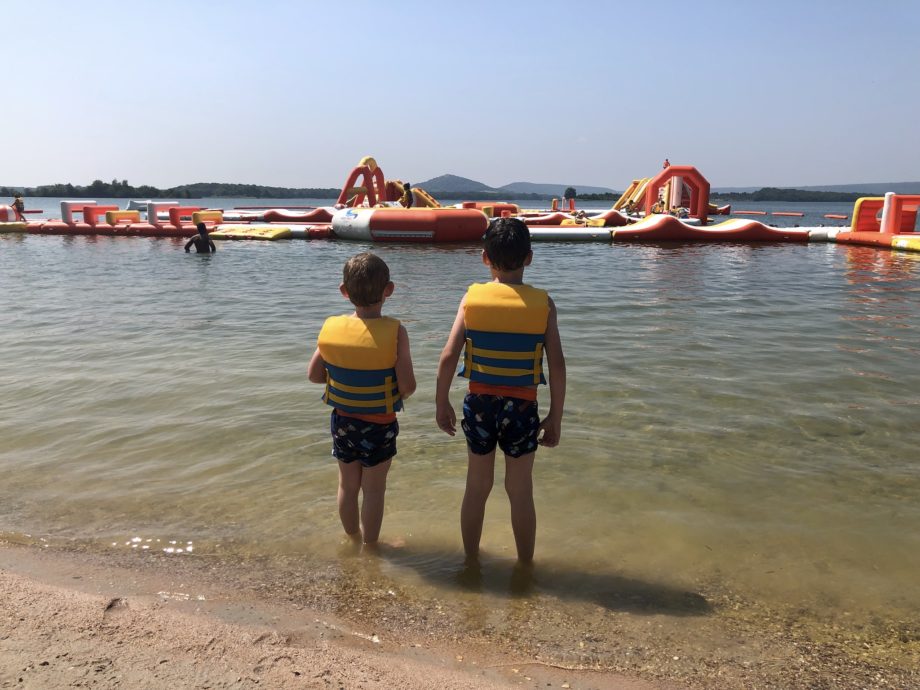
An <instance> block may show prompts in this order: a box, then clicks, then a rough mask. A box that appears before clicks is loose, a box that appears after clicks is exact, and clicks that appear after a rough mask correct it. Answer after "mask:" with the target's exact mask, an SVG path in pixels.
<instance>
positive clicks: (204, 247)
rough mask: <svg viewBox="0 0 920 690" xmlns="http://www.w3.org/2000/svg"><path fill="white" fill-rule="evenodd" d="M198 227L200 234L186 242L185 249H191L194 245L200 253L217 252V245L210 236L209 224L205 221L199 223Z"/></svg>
mask: <svg viewBox="0 0 920 690" xmlns="http://www.w3.org/2000/svg"><path fill="white" fill-rule="evenodd" d="M197 227H198V234H197V235H195V236H194V237H192V238H191V239H190V240H189V241H188V242H186V243H185V251H186V252H188V251H191V247H192V245H194V246H195V251H196V252H198V253H199V254H210V253H211V252H216V251H217V247H215V246H214V240H212V239H211V238H210V237H208V228H207V226H206V225H205V224H204V223H198V226H197Z"/></svg>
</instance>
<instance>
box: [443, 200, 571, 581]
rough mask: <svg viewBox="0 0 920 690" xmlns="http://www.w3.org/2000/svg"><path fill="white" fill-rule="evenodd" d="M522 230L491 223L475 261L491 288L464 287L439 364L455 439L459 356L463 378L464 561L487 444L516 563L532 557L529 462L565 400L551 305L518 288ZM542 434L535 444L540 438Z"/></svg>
mask: <svg viewBox="0 0 920 690" xmlns="http://www.w3.org/2000/svg"><path fill="white" fill-rule="evenodd" d="M532 259H533V252H532V251H531V249H530V232H529V230H528V229H527V226H526V225H525V224H524V223H523V222H521V221H520V220H518V219H516V218H496V219H493V220H492V222H491V223H490V224H489V228H488V230H486V234H485V241H484V248H483V251H482V262H483V263H484V264H485V265H486V266H488V267H489V271H490V272H491V274H492V282H490V283H476V284H473V285H472V286H470V288H469V290H468V291H467V293H466V295H465V296H464V298H463V299H462V300H461V301H460V308H459V309H458V310H457V318H456V319H455V320H454V325H453V328H452V329H451V332H450V336H449V337H448V339H447V344H446V345H445V346H444V350H443V351H442V352H441V360H440V363H439V364H438V383H437V394H436V405H437V411H436V418H437V423H438V426H439V427H440V428H441V429H442V430H443V431H444V432H446V433H447V434H449V435H451V436H453V435H454V434H455V433H456V424H457V417H456V414H455V413H454V409H453V407H451V404H450V398H449V393H450V383H451V378H452V376H453V372H454V370H455V368H456V366H457V360H458V359H459V357H460V351H461V349H463V348H464V346H465V347H466V352H465V356H464V362H463V369H462V370H461V371H460V373H459V376H463V377H466V378H468V379H469V380H470V384H469V392H468V393H467V395H466V397H465V398H464V401H463V423H462V427H463V432H464V434H465V435H466V442H467V451H468V456H469V465H468V469H467V475H466V491H465V493H464V495H463V505H462V507H461V509H460V529H461V532H462V535H463V548H464V550H465V551H466V554H467V557H469V558H475V557H476V556H477V555H478V553H479V541H480V538H481V537H482V523H483V518H484V516H485V508H486V500H487V499H488V497H489V493H490V492H491V491H492V485H493V483H494V476H495V447H496V445H498V447H499V448H501V449H502V451H503V452H504V454H505V490H506V491H507V493H508V499H509V500H510V502H511V527H512V529H513V530H514V541H515V544H516V546H517V554H518V560H519V561H520V562H521V563H530V562H531V561H532V560H533V552H534V542H535V540H536V532H537V516H536V510H535V508H534V503H533V461H534V454H535V451H536V449H537V445H538V444H539V445H543V446H546V447H549V448H551V447H553V446H556V445H557V444H558V443H559V436H560V433H561V428H562V409H563V405H564V403H565V358H564V356H563V354H562V342H561V340H560V338H559V328H558V326H557V323H556V305H555V304H553V300H552V299H550V297H549V295H548V294H547V293H546V292H545V291H544V290H539V289H537V288H534V287H530V286H529V285H525V284H524V282H523V280H524V268H525V267H526V266H529V265H530V262H531V261H532ZM544 352H546V358H547V361H548V364H549V383H550V405H549V413H548V414H547V416H546V418H545V419H544V420H543V421H542V422H541V421H540V418H539V416H538V413H537V385H538V384H540V383H546V379H545V378H544V376H543V353H544ZM541 431H542V433H543V435H542V437H539V438H538V436H539V433H540V432H541Z"/></svg>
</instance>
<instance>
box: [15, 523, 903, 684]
mask: <svg viewBox="0 0 920 690" xmlns="http://www.w3.org/2000/svg"><path fill="white" fill-rule="evenodd" d="M75 548H76V549H79V547H78V546H77V547H75ZM382 558H384V559H385V558H386V556H384V557H382ZM346 560H347V559H346ZM379 565H380V559H379V558H378V557H358V558H355V559H352V561H351V564H350V565H347V564H346V565H345V566H343V568H344V569H343V570H340V569H339V566H329V567H328V568H325V569H324V568H323V567H319V566H315V565H314V566H312V568H311V566H305V565H304V564H303V563H299V562H291V563H288V564H287V565H286V566H284V567H282V568H281V569H280V570H276V569H274V566H273V565H272V564H270V563H268V562H266V561H263V560H260V559H246V560H237V561H222V560H219V559H214V558H210V557H207V556H199V555H197V554H196V555H195V556H186V557H174V556H172V557H171V556H166V555H159V554H153V553H149V552H148V553H146V554H143V555H142V554H139V553H137V552H133V553H105V554H103V553H99V552H94V551H81V550H67V548H66V547H64V548H60V547H54V548H49V547H45V548H41V547H37V546H34V545H20V544H16V543H13V542H9V541H5V540H0V596H2V601H3V603H2V605H0V609H2V611H0V615H2V617H3V619H5V620H7V621H9V622H10V624H9V625H7V626H5V630H4V631H3V633H2V635H0V669H3V671H0V687H23V686H24V687H40V688H48V687H69V686H71V685H73V684H79V683H87V682H95V683H100V684H101V685H102V686H103V687H112V686H117V685H120V684H122V683H124V684H127V685H129V686H143V687H176V686H177V685H179V686H188V685H189V678H194V686H195V687H202V686H209V687H250V686H255V685H257V684H259V685H263V686H264V685H266V684H267V685H268V686H269V687H358V686H360V687H401V688H403V687H405V688H415V687H418V688H423V687H424V688H428V687H432V686H440V687H442V688H444V689H445V690H450V689H452V688H478V687H532V688H537V687H541V688H546V687H553V688H559V687H568V688H610V689H613V690H617V689H620V690H688V689H690V688H719V689H722V688H749V687H758V688H776V689H777V690H779V689H780V688H782V689H783V690H790V689H792V688H815V687H828V688H830V687H833V688H840V689H843V688H854V689H855V688H868V687H872V688H874V687H897V688H905V689H906V688H918V687H920V673H918V672H917V671H916V670H914V669H916V668H917V665H916V663H913V662H916V661H917V660H920V637H918V636H917V635H916V631H914V632H911V631H910V630H907V629H905V630H903V631H901V632H899V633H898V632H895V633H894V634H895V635H900V636H901V643H903V644H901V645H900V646H901V649H900V653H899V654H897V655H895V654H894V651H895V650H894V648H893V647H892V644H891V639H890V635H885V634H882V633H875V634H873V633H872V632H871V631H868V630H867V631H865V635H863V636H856V637H851V636H849V635H846V634H843V633H842V632H840V631H839V630H838V626H837V622H836V621H835V620H828V621H823V622H817V621H810V622H809V621H808V620H807V618H806V617H804V616H802V617H797V615H795V614H793V613H792V612H781V611H775V610H765V609H762V608H760V607H758V606H757V604H755V603H753V602H744V601H740V600H736V599H731V598H730V597H727V596H720V595H718V594H716V593H715V592H707V593H705V595H697V596H699V601H700V602H704V603H705V611H703V612H702V613H701V611H702V609H699V608H698V609H697V610H695V611H694V612H692V613H690V612H686V611H685V612H683V613H682V612H681V611H680V609H679V605H678V604H677V603H676V602H671V603H670V604H668V603H667V602H666V601H665V600H666V599H667V598H668V597H675V596H676V597H679V598H683V597H685V596H686V593H681V592H676V591H675V592H665V591H657V592H651V591H650V590H648V589H647V587H648V586H647V585H646V590H645V591H644V592H643V590H642V589H641V588H637V587H636V586H635V585H634V584H630V583H629V582H628V581H627V580H625V579H624V580H623V581H621V582H620V583H619V589H620V591H621V594H620V596H621V597H622V598H623V600H624V601H623V605H622V606H619V607H609V606H608V607H607V608H606V610H601V609H603V608H604V607H601V606H597V607H593V608H595V609H596V610H595V611H592V612H589V613H587V614H586V613H584V612H578V611H575V612H573V613H572V614H571V615H567V616H560V615H559V614H556V613H553V612H550V611H549V610H548V609H546V608H545V607H541V597H542V596H544V595H540V596H537V595H533V596H531V595H530V594H527V593H524V594H523V595H514V594H510V595H507V596H510V597H511V600H510V601H513V606H514V607H516V608H515V612H514V615H513V616H512V617H513V618H514V619H515V620H514V621H513V622H511V623H509V622H508V621H504V622H503V623H498V624H496V619H495V618H494V617H491V618H490V613H489V611H488V608H489V603H488V601H487V599H486V595H487V594H488V595H490V596H494V593H493V592H490V591H489V587H488V585H487V586H486V588H485V589H484V590H483V593H481V594H480V593H478V590H477V593H474V594H473V596H472V597H470V598H467V599H466V600H463V599H460V598H453V599H452V598H448V597H445V598H440V597H439V598H435V599H433V600H427V601H419V600H418V599H417V598H416V599H414V598H413V597H412V595H411V593H410V592H407V591H404V589H403V588H402V587H401V584H400V583H399V582H398V580H396V579H393V578H389V577H388V576H387V575H386V574H382V573H381V572H380V570H379V568H378V567H376V566H379ZM543 574H544V576H545V577H547V578H548V577H550V576H551V575H552V574H551V573H547V572H544V573H543ZM654 597H658V598H659V600H658V601H657V602H656V603H655V604H654V605H651V606H650V600H651V599H654ZM627 600H628V603H627ZM682 605H683V604H681V606H682ZM656 607H657V608H656ZM800 613H801V612H800ZM843 615H847V614H845V613H843ZM49 622H52V623H51V624H49ZM547 622H548V623H547ZM547 624H548V626H549V627H550V628H551V629H552V630H553V631H554V632H553V634H547V633H546V632H545V631H544V633H543V634H541V633H540V632H539V629H540V628H546V627H547ZM535 625H536V626H537V628H536V629H535V627H534V626H535ZM477 626H478V627H477ZM704 640H705V641H704ZM20 678H22V681H20V680H19V679H20Z"/></svg>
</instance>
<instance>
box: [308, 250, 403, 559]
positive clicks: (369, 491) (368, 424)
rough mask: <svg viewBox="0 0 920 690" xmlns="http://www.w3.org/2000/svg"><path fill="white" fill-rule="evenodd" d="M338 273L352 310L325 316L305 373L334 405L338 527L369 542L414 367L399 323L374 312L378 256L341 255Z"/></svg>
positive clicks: (386, 289)
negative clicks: (342, 261) (341, 267)
mask: <svg viewBox="0 0 920 690" xmlns="http://www.w3.org/2000/svg"><path fill="white" fill-rule="evenodd" d="M342 275H343V277H342V284H341V285H340V286H339V290H340V291H341V293H342V295H343V296H344V297H345V298H346V299H349V300H351V303H352V304H354V305H355V311H354V313H353V314H349V315H344V316H331V317H329V318H328V319H326V322H325V323H324V324H323V327H322V330H320V332H319V338H318V340H317V348H316V352H314V353H313V357H312V359H311V360H310V364H309V366H308V367H307V377H308V378H309V379H310V381H312V382H313V383H325V384H326V392H325V393H324V394H323V401H324V402H325V403H326V404H328V405H331V406H332V407H333V408H334V409H333V410H332V420H331V427H332V454H333V455H334V456H335V457H336V458H338V461H339V494H338V505H339V518H340V519H341V520H342V527H344V528H345V533H346V534H347V535H348V536H349V537H351V538H352V539H353V540H354V541H357V542H361V541H363V543H364V544H367V545H374V544H376V543H377V539H378V537H379V536H380V524H381V523H382V522H383V499H384V493H385V492H386V482H387V472H389V469H390V463H391V461H392V458H393V456H394V455H396V436H397V435H398V434H399V424H398V423H397V422H396V412H397V411H398V410H401V409H402V407H403V400H405V399H406V398H408V397H409V396H410V395H412V393H414V392H415V373H414V372H413V370H412V356H411V355H410V353H409V335H408V333H407V332H406V329H405V327H404V326H402V325H401V324H400V323H399V321H398V320H397V319H394V318H391V317H389V316H381V310H382V309H383V303H384V301H385V300H386V298H387V297H389V296H390V295H392V294H393V289H394V286H393V283H392V282H391V281H390V269H389V268H388V267H387V265H386V263H384V261H383V259H381V258H380V257H378V256H375V255H374V254H369V253H364V254H358V255H357V256H353V257H351V258H350V259H349V260H348V261H346V262H345V268H344V270H343V272H342ZM359 491H361V492H363V499H362V501H361V511H360V514H359V512H358V492H359Z"/></svg>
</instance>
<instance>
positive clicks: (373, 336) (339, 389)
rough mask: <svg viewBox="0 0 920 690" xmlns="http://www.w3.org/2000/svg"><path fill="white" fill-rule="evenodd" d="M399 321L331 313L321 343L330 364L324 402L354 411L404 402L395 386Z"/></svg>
mask: <svg viewBox="0 0 920 690" xmlns="http://www.w3.org/2000/svg"><path fill="white" fill-rule="evenodd" d="M398 335H399V320H398V319H393V318H390V317H388V316H382V317H380V318H377V319H366V320H365V319H359V318H357V317H354V316H332V317H330V318H328V319H326V323H324V324H323V327H322V329H321V330H320V332H319V339H318V342H317V345H318V347H319V353H320V355H321V356H322V358H323V361H325V363H326V391H325V392H324V393H323V402H325V403H326V404H327V405H332V406H333V407H335V408H337V409H340V410H344V411H346V412H352V413H354V414H385V413H391V412H396V411H398V410H401V409H402V407H403V404H402V399H401V397H400V395H399V389H398V388H397V386H396V369H395V368H394V366H395V365H396V339H397V337H398Z"/></svg>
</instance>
